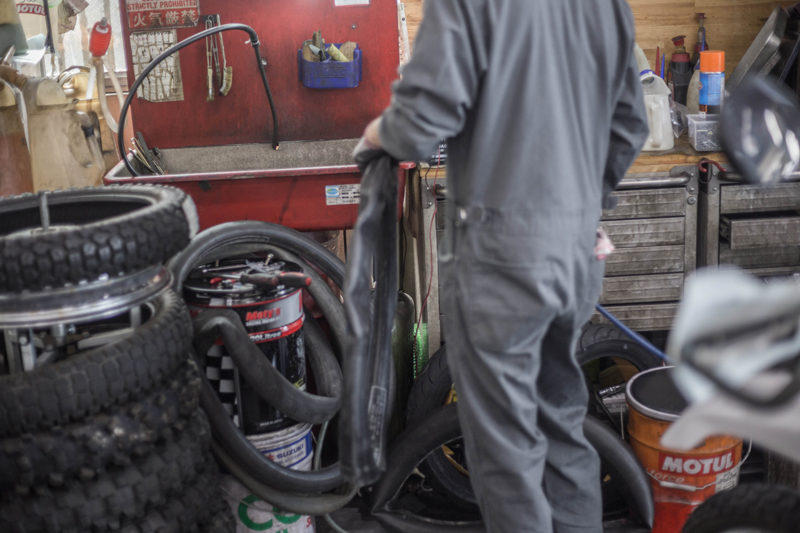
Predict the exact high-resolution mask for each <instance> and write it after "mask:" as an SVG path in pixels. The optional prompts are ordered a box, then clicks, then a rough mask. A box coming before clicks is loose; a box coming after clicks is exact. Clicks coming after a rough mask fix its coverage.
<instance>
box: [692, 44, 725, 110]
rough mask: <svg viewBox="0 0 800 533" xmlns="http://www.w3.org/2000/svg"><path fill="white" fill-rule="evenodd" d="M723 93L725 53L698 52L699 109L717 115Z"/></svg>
mask: <svg viewBox="0 0 800 533" xmlns="http://www.w3.org/2000/svg"><path fill="white" fill-rule="evenodd" d="M724 92H725V52H723V51H722V50H705V51H703V52H700V94H699V97H698V103H699V106H700V107H699V108H700V111H701V112H705V113H719V111H720V108H721V106H722V98H723V93H724Z"/></svg>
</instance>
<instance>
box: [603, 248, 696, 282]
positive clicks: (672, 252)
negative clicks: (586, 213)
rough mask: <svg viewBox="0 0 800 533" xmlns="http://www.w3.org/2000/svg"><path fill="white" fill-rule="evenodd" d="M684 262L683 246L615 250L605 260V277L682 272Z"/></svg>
mask: <svg viewBox="0 0 800 533" xmlns="http://www.w3.org/2000/svg"><path fill="white" fill-rule="evenodd" d="M684 262H685V246H684V245H683V244H678V245H671V246H641V247H638V248H617V250H616V251H615V252H614V253H613V254H611V255H610V256H608V258H607V259H606V276H625V275H630V274H642V273H645V274H664V273H668V272H683V269H684V267H685V264H684Z"/></svg>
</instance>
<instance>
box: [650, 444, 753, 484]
mask: <svg viewBox="0 0 800 533" xmlns="http://www.w3.org/2000/svg"><path fill="white" fill-rule="evenodd" d="M752 449H753V441H752V440H750V441H748V442H747V453H746V454H745V455H744V457H743V458H742V459H741V461H739V462H738V463H737V465H736V466H734V467H733V468H731V470H735V469H739V468H740V467H741V466H742V464H743V463H744V462H745V461H747V458H748V457H750V452H751V451H752ZM647 475H648V476H650V477H651V478H652V479H653V481H655V482H656V483H658V484H659V485H661V486H662V487H664V488H665V489H678V490H684V491H686V492H697V491H701V490H705V489H707V488H708V487H711V486H713V485H716V484H717V482H716V481H712V482H711V483H706V484H705V485H703V486H702V487H695V486H694V485H684V484H683V483H674V482H672V481H663V480H661V479H656V477H655V476H654V475H653V474H651V473H650V472H649V471H648V472H647Z"/></svg>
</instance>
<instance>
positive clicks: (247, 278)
mask: <svg viewBox="0 0 800 533" xmlns="http://www.w3.org/2000/svg"><path fill="white" fill-rule="evenodd" d="M239 279H240V281H241V282H242V283H249V284H251V285H255V286H256V287H263V288H272V287H277V286H278V285H283V286H285V287H300V288H305V287H308V286H309V285H311V278H310V277H309V276H306V275H305V274H303V273H302V272H281V273H279V274H242V277H241V278H239Z"/></svg>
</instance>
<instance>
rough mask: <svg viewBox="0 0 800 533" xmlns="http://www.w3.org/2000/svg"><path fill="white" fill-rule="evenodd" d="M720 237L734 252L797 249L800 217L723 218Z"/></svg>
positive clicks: (761, 214) (752, 216)
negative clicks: (779, 248) (790, 247)
mask: <svg viewBox="0 0 800 533" xmlns="http://www.w3.org/2000/svg"><path fill="white" fill-rule="evenodd" d="M719 233H720V236H721V237H722V238H723V239H725V240H727V241H728V244H729V246H730V248H731V250H743V249H746V248H761V247H771V246H775V247H779V246H794V245H797V244H798V243H800V216H798V215H797V213H796V212H790V213H780V212H779V213H758V214H747V215H721V216H720V222H719Z"/></svg>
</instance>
